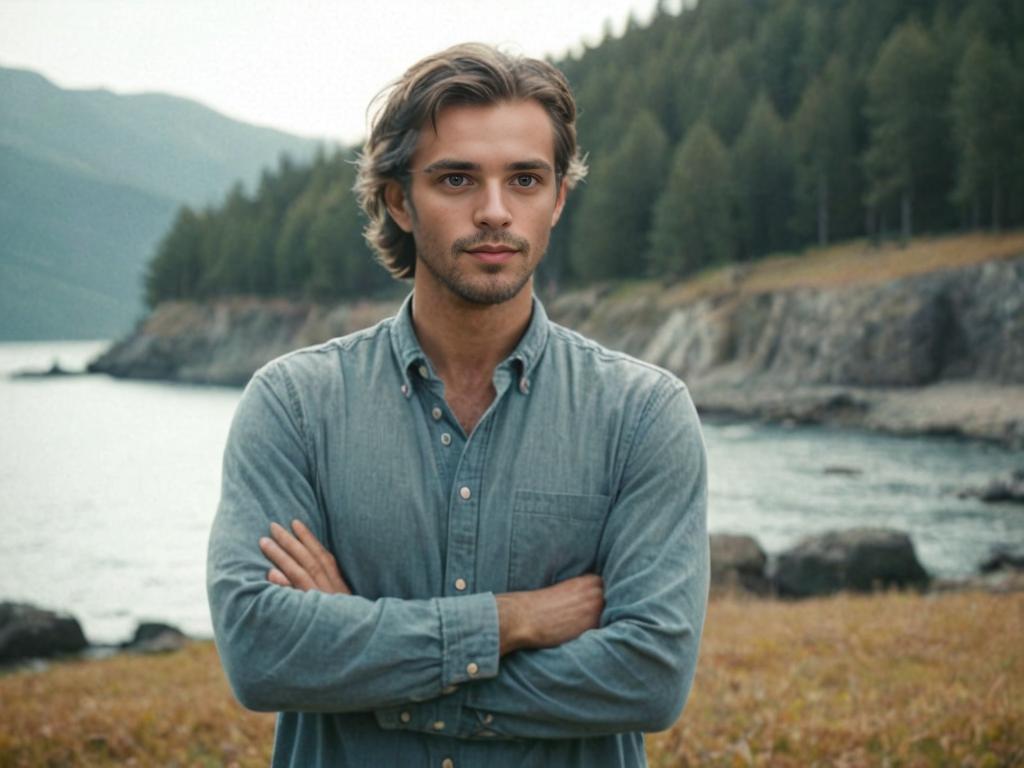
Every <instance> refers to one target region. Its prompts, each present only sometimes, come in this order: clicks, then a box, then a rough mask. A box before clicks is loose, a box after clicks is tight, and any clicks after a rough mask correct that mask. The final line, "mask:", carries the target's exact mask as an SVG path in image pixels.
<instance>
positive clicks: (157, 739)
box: [0, 592, 1024, 768]
mask: <svg viewBox="0 0 1024 768" xmlns="http://www.w3.org/2000/svg"><path fill="white" fill-rule="evenodd" d="M1022 638H1024V593H1022V592H1016V593H1011V594H1003V595H997V594H989V593H981V592H949V593H935V594H926V595H918V594H909V593H896V592H892V593H885V594H878V595H874V596H854V595H840V596H837V597H831V598H824V599H815V600H807V601H801V602H782V601H777V600H757V599H745V598H743V597H717V598H715V599H713V600H712V602H711V605H710V609H709V613H708V621H707V628H706V631H705V635H704V642H703V645H702V649H701V660H700V666H699V668H698V671H697V678H696V682H695V685H694V689H693V693H692V695H691V697H690V700H689V703H688V704H687V707H686V711H685V712H684V713H683V716H682V718H681V719H680V720H679V721H678V723H677V724H676V725H675V726H674V727H673V728H672V729H671V730H668V731H665V732H663V733H658V734H652V735H651V736H649V737H648V742H647V752H648V758H649V761H650V763H651V765H652V767H653V768H669V767H670V766H672V767H674V766H705V765H708V766H755V765H756V766H812V765H822V766H833V765H834V766H883V765H884V766H949V765H957V766H1024V641H1022ZM273 727H274V718H273V716H272V715H266V714H256V713H252V712H247V711H245V710H243V709H242V708H241V707H240V706H239V705H238V704H237V703H236V702H235V701H234V700H233V698H232V696H231V693H230V690H229V689H228V685H227V682H226V681H225V679H224V675H223V673H222V671H221V669H220V665H219V662H218V659H217V654H216V650H215V649H214V647H213V644H212V643H210V642H195V643H192V644H191V645H189V646H188V647H187V648H186V649H185V650H183V651H179V652H177V653H174V654H170V655H166V656H151V657H141V656H118V657H114V658H109V659H104V660H96V661H75V662H62V663H57V664H53V665H52V666H50V668H48V669H46V670H45V671H42V672H33V671H19V672H13V673H10V674H6V675H3V676H0V766H3V767H4V768H6V767H8V766H106V765H118V766H222V765H223V766H266V765H268V764H269V760H270V750H271V741H272V735H273Z"/></svg>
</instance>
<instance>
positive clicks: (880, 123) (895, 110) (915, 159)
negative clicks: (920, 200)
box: [864, 22, 946, 241]
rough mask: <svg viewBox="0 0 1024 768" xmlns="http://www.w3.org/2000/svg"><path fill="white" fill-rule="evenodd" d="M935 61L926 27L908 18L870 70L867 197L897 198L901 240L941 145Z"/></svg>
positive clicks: (879, 201) (941, 97) (880, 202)
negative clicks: (909, 20) (869, 137)
mask: <svg viewBox="0 0 1024 768" xmlns="http://www.w3.org/2000/svg"><path fill="white" fill-rule="evenodd" d="M939 65H940V61H939V54H938V51H937V50H936V48H935V46H934V45H933V43H932V41H931V39H930V37H929V36H928V33H927V32H926V31H925V30H924V29H923V28H922V27H921V26H920V25H919V24H917V23H916V22H909V23H907V24H904V25H902V26H900V27H898V28H897V29H896V30H894V31H893V33H892V34H891V35H890V36H889V38H888V40H887V41H886V43H885V45H884V46H883V47H882V51H881V53H880V54H879V56H878V59H877V61H876V62H875V65H874V67H872V69H871V74H870V75H869V76H868V103H867V106H866V113H867V119H868V124H869V128H870V132H871V139H870V145H869V147H868V150H867V152H866V154H865V157H864V163H865V168H866V170H867V177H868V185H869V186H868V194H867V202H868V204H869V205H870V206H874V207H878V206H885V205H887V204H889V203H891V202H895V200H897V199H898V200H899V208H900V231H901V235H902V238H903V239H904V241H905V240H907V239H909V238H910V237H911V236H912V235H913V230H914V227H913V211H914V203H915V195H916V194H918V193H919V192H922V191H924V190H925V188H926V180H927V179H928V177H929V170H930V169H929V165H930V164H935V163H936V161H937V159H938V157H939V156H940V154H941V152H942V149H943V147H942V139H943V133H944V128H945V126H944V122H943V119H942V115H943V112H944V109H943V107H944V104H945V96H946V94H945V89H944V87H943V85H944V84H943V80H942V72H941V69H940V66H939Z"/></svg>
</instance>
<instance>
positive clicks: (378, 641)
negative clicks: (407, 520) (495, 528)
mask: <svg viewBox="0 0 1024 768" xmlns="http://www.w3.org/2000/svg"><path fill="white" fill-rule="evenodd" d="M313 467H314V462H313V461H312V460H311V448H310V444H309V442H308V439H307V436H306V434H305V426H304V421H303V414H302V409H301V407H300V403H299V402H298V400H297V398H296V397H295V396H294V387H293V386H292V385H291V383H290V381H289V379H288V374H287V372H286V371H283V370H279V369H275V368H265V369H263V370H261V371H260V372H259V373H257V375H256V376H255V377H254V378H253V379H252V381H251V382H250V383H249V385H248V387H247V388H246V390H245V393H244V394H243V396H242V399H241V401H240V403H239V405H238V409H237V411H236V414H235V417H234V421H233V422H232V426H231V430H230V433H229V436H228V441H227V446H226V448H225V453H224V465H223V480H222V488H221V498H220V504H219V507H218V509H217V514H216V517H215V520H214V523H213V528H212V531H211V534H210V541H209V548H208V559H207V590H208V597H209V602H210V610H211V614H212V618H213V628H214V636H215V639H216V644H217V649H218V651H219V653H220V657H221V660H222V663H223V665H224V669H225V671H226V673H227V676H228V679H229V681H230V683H231V686H232V688H233V690H234V692H235V695H236V696H237V697H238V699H239V701H240V702H241V703H242V704H243V705H244V706H246V707H249V708H251V709H256V710H265V711H274V710H292V711H323V712H354V711H370V710H372V709H375V708H378V707H386V706H390V705H393V704H396V703H400V702H410V701H423V700H426V699H431V698H434V697H437V696H439V695H440V694H441V693H442V691H443V690H444V689H446V688H449V687H450V686H452V685H456V684H459V683H463V682H466V681H467V680H469V679H471V675H470V674H469V672H467V666H468V664H469V660H472V661H473V663H474V664H475V667H474V669H475V670H476V674H475V675H473V676H472V678H473V679H480V678H486V677H489V676H494V675H495V674H496V673H497V669H498V647H499V646H498V616H497V606H496V603H495V599H494V596H493V595H492V594H489V593H482V594H475V595H467V596H459V597H441V598H433V599H424V600H402V599H396V598H387V597H385V598H381V599H377V600H367V599H365V598H362V597H359V596H355V595H327V594H323V593H321V592H316V591H309V592H302V591H300V590H297V589H291V588H286V587H279V586H276V585H274V584H271V583H270V582H268V581H267V578H266V576H267V570H268V568H269V564H268V561H267V560H266V559H265V558H264V556H263V554H262V553H261V551H260V549H259V546H258V541H259V538H260V537H261V536H263V535H266V534H267V532H268V531H269V529H270V523H271V522H274V521H276V522H279V523H281V524H282V525H285V526H287V524H288V521H290V520H292V519H294V518H298V519H301V520H302V521H303V522H305V523H306V524H307V525H308V526H309V527H310V529H311V530H312V531H313V533H314V534H315V535H316V536H317V537H318V538H320V539H321V540H324V532H325V529H326V525H325V519H324V511H323V507H322V504H321V503H320V502H319V500H318V494H317V491H316V482H315V478H314V470H313Z"/></svg>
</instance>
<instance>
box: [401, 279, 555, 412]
mask: <svg viewBox="0 0 1024 768" xmlns="http://www.w3.org/2000/svg"><path fill="white" fill-rule="evenodd" d="M412 296H413V295H412V293H410V294H409V295H408V296H407V297H406V299H405V301H404V302H402V307H401V308H400V309H399V310H398V313H397V314H396V315H395V316H394V318H392V320H391V347H392V350H393V351H394V353H395V357H396V359H397V360H398V363H399V366H400V367H401V370H402V393H403V394H404V395H405V396H406V397H409V396H410V395H411V394H412V377H411V376H410V373H409V372H410V371H411V370H414V369H417V368H419V366H421V365H425V366H428V368H429V366H430V362H429V361H428V360H427V356H426V354H424V352H423V348H422V347H421V346H420V342H419V339H417V338H416V331H415V330H414V329H413V325H412ZM550 326H551V323H550V321H549V320H548V315H547V312H545V311H544V305H543V304H541V302H540V299H538V298H537V297H536V296H534V297H533V312H532V314H531V315H530V324H529V325H528V326H527V327H526V333H524V334H523V337H522V338H521V339H520V340H519V343H518V344H517V345H516V348H515V349H513V350H512V353H511V354H510V355H509V356H508V357H507V358H505V360H504V361H503V362H502V363H501V364H500V365H499V367H501V366H505V365H510V364H513V363H514V364H515V365H516V366H517V367H518V368H519V370H518V375H519V378H520V383H519V390H520V391H521V392H523V394H526V393H527V392H528V391H529V387H530V382H529V379H530V376H531V375H532V372H533V370H534V369H535V368H536V366H537V363H538V362H539V361H540V359H541V357H542V356H543V354H544V348H545V347H546V346H547V342H548V334H549V332H550ZM524 381H525V382H526V383H525V384H523V382H524Z"/></svg>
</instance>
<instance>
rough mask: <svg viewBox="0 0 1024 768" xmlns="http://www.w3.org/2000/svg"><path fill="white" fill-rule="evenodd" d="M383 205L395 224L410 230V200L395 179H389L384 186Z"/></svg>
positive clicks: (404, 229) (406, 230) (407, 230)
mask: <svg viewBox="0 0 1024 768" xmlns="http://www.w3.org/2000/svg"><path fill="white" fill-rule="evenodd" d="M384 205H385V206H387V209H388V213H389V214H391V218H392V219H394V220H395V224H397V225H398V226H399V227H400V228H401V229H402V230H403V231H405V232H412V201H411V200H410V199H409V198H408V196H407V195H406V194H405V189H404V188H403V187H402V185H401V184H399V183H398V182H397V181H394V180H392V181H389V182H388V183H387V186H386V187H384Z"/></svg>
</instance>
